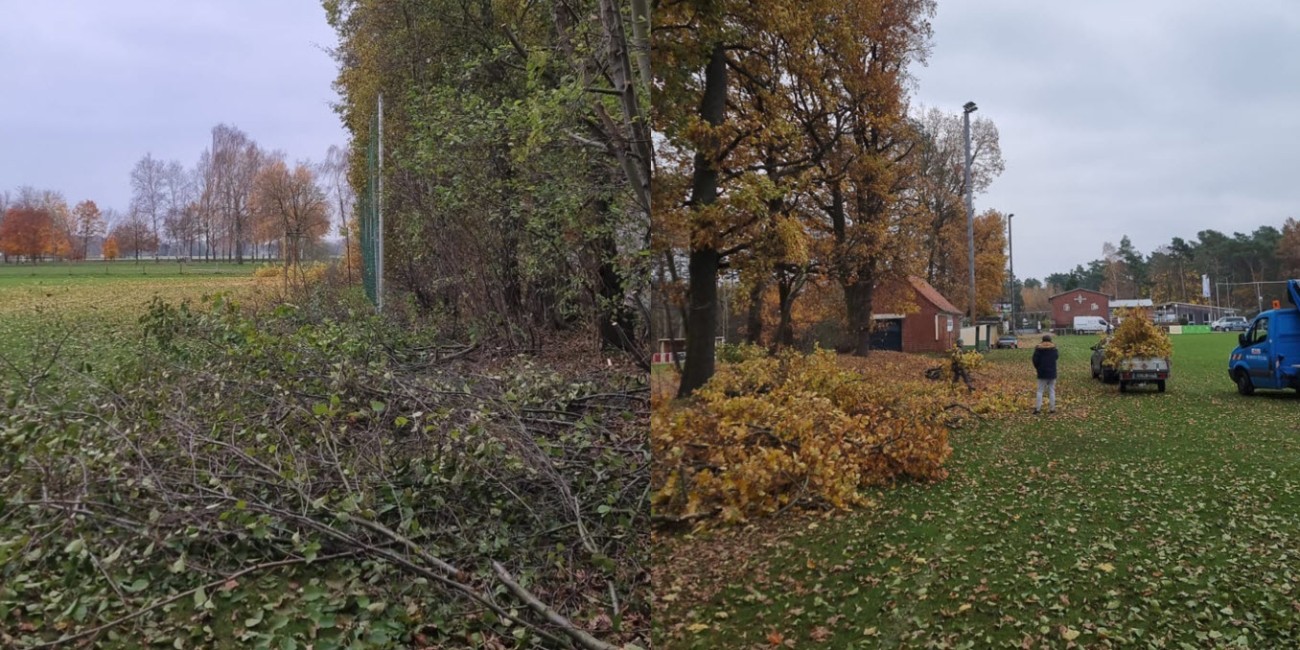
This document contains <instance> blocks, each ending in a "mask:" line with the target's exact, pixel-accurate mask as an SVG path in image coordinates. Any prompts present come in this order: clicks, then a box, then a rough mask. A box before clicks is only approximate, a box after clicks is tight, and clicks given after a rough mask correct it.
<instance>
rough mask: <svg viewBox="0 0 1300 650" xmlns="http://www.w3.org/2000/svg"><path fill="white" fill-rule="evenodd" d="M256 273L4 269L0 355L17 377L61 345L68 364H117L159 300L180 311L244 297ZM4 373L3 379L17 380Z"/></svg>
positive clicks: (125, 264)
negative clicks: (122, 347)
mask: <svg viewBox="0 0 1300 650" xmlns="http://www.w3.org/2000/svg"><path fill="white" fill-rule="evenodd" d="M254 268H256V265H255V264H243V265H236V264H229V263H198V264H185V265H180V264H177V263H175V262H158V263H155V262H153V261H144V260H142V261H141V262H139V263H136V262H134V261H115V262H110V263H104V262H77V263H41V264H0V355H3V357H4V358H5V359H6V360H8V361H9V362H10V363H12V364H14V365H15V366H17V367H18V368H19V369H28V368H40V367H42V366H43V365H44V358H45V357H47V356H48V355H49V353H50V351H51V350H53V349H54V347H55V346H56V345H57V344H58V342H59V341H63V345H62V348H61V349H60V356H61V357H62V358H63V359H64V360H66V361H72V362H80V361H90V362H96V363H99V362H104V361H107V360H110V359H113V358H114V356H115V353H116V351H117V350H116V346H115V345H114V342H115V341H117V340H120V338H121V337H124V336H139V331H140V328H139V326H138V325H137V320H138V319H139V317H140V315H141V314H142V313H144V310H145V308H146V307H147V305H148V304H149V302H150V301H151V300H152V299H153V298H154V297H159V298H162V299H164V300H167V301H169V302H173V303H176V302H180V301H182V300H192V301H198V300H200V299H201V298H202V297H203V296H204V295H210V294H215V293H218V292H235V293H237V294H241V295H243V294H246V293H247V292H249V291H251V290H253V287H254V286H255V281H254V279H253V277H252V274H253V270H254ZM65 335H66V336H65ZM4 366H5V367H3V368H0V374H2V373H4V372H5V371H9V374H12V371H13V368H10V367H8V366H9V364H4Z"/></svg>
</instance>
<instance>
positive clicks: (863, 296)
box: [841, 275, 875, 357]
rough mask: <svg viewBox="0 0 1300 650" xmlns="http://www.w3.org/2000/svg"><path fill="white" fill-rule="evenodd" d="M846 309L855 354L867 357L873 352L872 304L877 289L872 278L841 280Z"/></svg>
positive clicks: (861, 276)
mask: <svg viewBox="0 0 1300 650" xmlns="http://www.w3.org/2000/svg"><path fill="white" fill-rule="evenodd" d="M841 286H842V287H843V289H844V309H845V311H846V313H847V314H848V321H849V336H850V337H852V339H851V342H852V345H853V348H852V352H853V354H855V355H857V356H860V357H865V356H867V354H869V353H870V352H871V303H872V299H873V298H874V297H875V296H874V294H875V287H874V286H872V281H871V278H870V277H867V276H863V275H859V276H858V277H857V278H855V279H854V280H851V281H844V280H843V279H842V280H841Z"/></svg>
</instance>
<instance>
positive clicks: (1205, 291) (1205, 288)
mask: <svg viewBox="0 0 1300 650" xmlns="http://www.w3.org/2000/svg"><path fill="white" fill-rule="evenodd" d="M1201 296H1202V297H1205V298H1209V297H1210V276H1208V275H1202V276H1201Z"/></svg>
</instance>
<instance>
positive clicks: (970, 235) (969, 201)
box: [962, 102, 978, 325]
mask: <svg viewBox="0 0 1300 650" xmlns="http://www.w3.org/2000/svg"><path fill="white" fill-rule="evenodd" d="M977 109H978V107H977V106H975V102H966V104H965V105H964V106H962V122H963V129H964V131H965V134H966V164H965V165H964V166H963V169H962V172H963V174H962V175H963V182H964V184H965V189H966V247H967V248H968V249H969V250H968V252H969V255H968V262H969V264H970V306H969V308H968V310H967V311H969V312H970V322H971V325H974V324H975V198H974V189H973V188H972V187H971V181H970V168H971V164H972V161H971V155H970V114H971V113H974V112H975V111H976V110H977Z"/></svg>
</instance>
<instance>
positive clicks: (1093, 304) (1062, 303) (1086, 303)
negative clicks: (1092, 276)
mask: <svg viewBox="0 0 1300 650" xmlns="http://www.w3.org/2000/svg"><path fill="white" fill-rule="evenodd" d="M1047 302H1048V303H1050V304H1051V305H1052V327H1053V328H1057V329H1060V328H1069V327H1074V317H1075V316H1098V317H1101V318H1105V319H1107V320H1109V319H1110V296H1108V295H1106V294H1104V293H1102V292H1100V291H1093V290H1092V289H1071V290H1069V291H1066V292H1063V293H1058V294H1056V295H1055V296H1052V297H1050V298H1048V299H1047Z"/></svg>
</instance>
